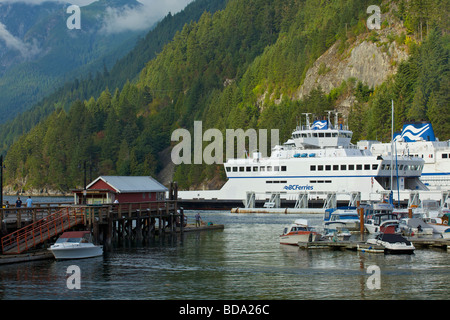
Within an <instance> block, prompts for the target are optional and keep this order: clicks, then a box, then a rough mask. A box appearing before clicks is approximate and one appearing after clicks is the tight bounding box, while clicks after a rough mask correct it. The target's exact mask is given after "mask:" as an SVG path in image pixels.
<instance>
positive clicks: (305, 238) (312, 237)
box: [280, 219, 322, 246]
mask: <svg viewBox="0 0 450 320" xmlns="http://www.w3.org/2000/svg"><path fill="white" fill-rule="evenodd" d="M321 238H322V235H321V234H320V233H319V232H317V231H315V230H314V229H313V228H311V227H309V226H308V220H306V219H297V220H295V221H294V223H293V224H291V225H290V226H288V227H286V228H284V230H283V234H282V235H280V244H289V245H295V246H298V243H299V242H312V241H318V240H320V239H321Z"/></svg>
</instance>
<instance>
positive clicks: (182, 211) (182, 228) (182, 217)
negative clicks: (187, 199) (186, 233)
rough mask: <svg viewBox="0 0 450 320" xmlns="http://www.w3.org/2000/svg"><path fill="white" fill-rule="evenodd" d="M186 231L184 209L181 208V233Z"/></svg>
mask: <svg viewBox="0 0 450 320" xmlns="http://www.w3.org/2000/svg"><path fill="white" fill-rule="evenodd" d="M183 230H184V209H183V207H180V233H181V234H183Z"/></svg>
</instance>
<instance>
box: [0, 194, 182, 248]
mask: <svg viewBox="0 0 450 320" xmlns="http://www.w3.org/2000/svg"><path fill="white" fill-rule="evenodd" d="M5 211H7V213H6V212H5ZM0 215H2V218H3V219H2V232H3V234H4V235H3V236H2V238H1V247H2V253H3V254H21V253H23V252H27V251H29V250H30V249H34V248H36V247H38V246H39V245H41V244H45V243H46V242H48V241H53V240H55V238H57V236H59V235H60V234H61V233H62V232H64V231H66V230H70V229H82V230H91V231H92V232H93V235H94V239H95V241H96V243H100V244H103V245H104V246H105V247H106V248H108V247H109V246H110V245H111V242H112V241H113V240H125V239H127V240H138V241H139V240H142V239H144V238H148V237H151V236H154V235H156V234H163V233H176V232H183V229H184V212H183V208H178V207H177V200H164V201H148V202H139V203H121V204H107V205H91V206H89V205H72V206H65V207H62V206H49V207H46V208H45V209H43V208H42V207H40V208H18V209H16V208H14V209H9V208H8V209H2V210H0ZM181 222H183V223H181ZM11 228H14V229H15V230H14V229H11ZM5 231H6V234H5V233H4V232H5Z"/></svg>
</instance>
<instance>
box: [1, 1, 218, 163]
mask: <svg viewBox="0 0 450 320" xmlns="http://www.w3.org/2000/svg"><path fill="white" fill-rule="evenodd" d="M225 3H226V0H195V1H193V2H191V3H189V4H188V5H187V6H186V7H185V8H184V9H183V10H181V11H180V12H177V13H176V14H174V15H172V14H171V13H169V14H168V15H167V16H165V17H164V18H163V19H162V20H161V21H160V22H159V23H158V24H157V25H156V27H155V28H154V29H152V30H151V31H149V32H148V33H147V34H146V35H145V37H143V38H141V39H139V40H138V41H137V43H136V45H135V46H134V48H133V49H132V50H131V51H130V52H128V51H129V49H126V50H125V49H124V51H125V52H128V53H127V54H125V55H124V57H123V58H121V59H119V60H118V61H116V62H115V64H114V65H113V66H112V67H111V68H107V67H106V65H102V67H101V68H100V71H99V70H97V71H96V72H92V73H91V72H89V73H86V74H84V75H81V74H80V75H79V76H77V77H76V78H75V79H74V80H73V81H67V82H66V83H65V84H64V85H62V86H60V87H59V88H58V89H56V90H55V91H54V92H53V93H52V94H50V95H48V96H46V97H45V98H43V99H42V100H41V101H40V102H38V103H37V104H35V105H34V106H32V107H31V108H27V109H29V110H27V111H26V112H22V113H20V114H18V115H17V116H16V117H15V118H14V119H12V120H10V121H8V122H6V123H3V124H0V153H2V154H6V151H7V150H8V149H9V147H10V146H11V144H12V143H13V142H14V141H15V140H17V139H18V138H19V137H20V136H21V135H23V134H25V133H27V132H28V131H29V130H30V129H31V128H33V127H34V126H35V125H36V124H38V123H39V122H40V121H41V120H43V119H45V118H46V117H47V116H48V115H49V114H50V113H51V112H53V111H54V110H55V109H56V108H63V109H65V110H68V109H69V108H70V106H71V104H72V103H74V102H75V101H76V100H82V101H83V100H88V99H89V98H90V97H98V96H99V95H100V93H101V92H102V91H103V90H105V89H106V88H111V90H114V89H115V88H122V87H123V85H124V84H125V83H126V81H127V80H130V81H132V80H133V79H135V78H136V77H138V75H139V73H140V71H141V70H142V68H143V67H144V66H145V64H146V63H147V62H148V61H149V60H151V59H152V58H154V57H155V55H156V54H157V53H158V52H160V51H161V50H162V47H163V46H164V45H165V44H166V43H167V42H169V41H170V40H172V38H173V36H174V35H175V32H176V31H177V30H181V29H182V27H183V26H184V24H186V23H189V22H190V21H197V20H198V19H199V18H200V16H201V15H202V14H203V13H204V12H205V11H208V12H215V11H217V10H219V9H222V8H223V7H224V6H225Z"/></svg>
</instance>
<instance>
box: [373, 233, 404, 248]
mask: <svg viewBox="0 0 450 320" xmlns="http://www.w3.org/2000/svg"><path fill="white" fill-rule="evenodd" d="M377 238H378V240H381V241H386V242H389V243H396V242H404V243H406V245H408V246H409V245H410V244H411V242H409V241H408V240H406V239H405V238H404V237H402V236H401V235H399V234H395V233H380V234H378V235H377Z"/></svg>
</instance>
